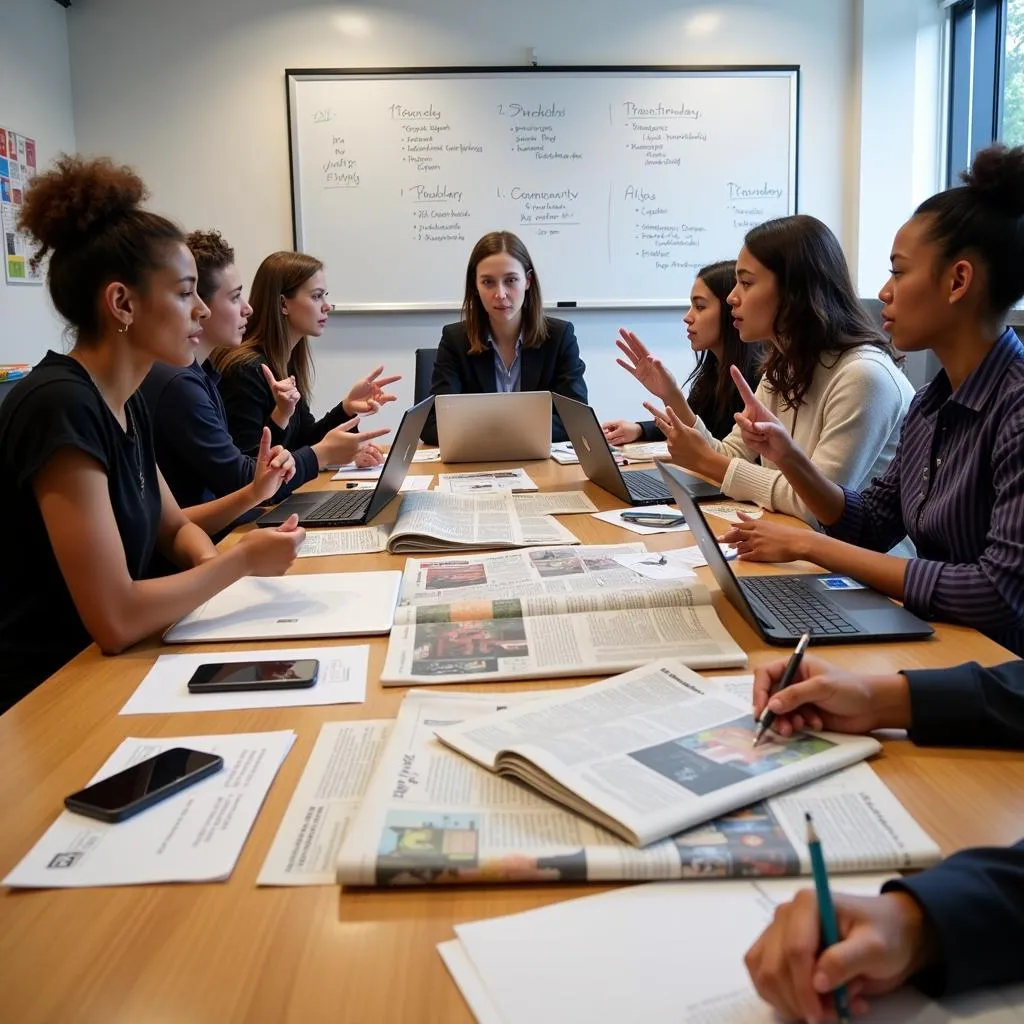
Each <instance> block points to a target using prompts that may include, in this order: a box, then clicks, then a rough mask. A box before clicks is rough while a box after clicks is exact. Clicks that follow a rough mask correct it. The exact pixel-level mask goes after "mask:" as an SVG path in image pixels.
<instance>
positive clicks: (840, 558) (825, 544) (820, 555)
mask: <svg viewBox="0 0 1024 1024" xmlns="http://www.w3.org/2000/svg"><path fill="white" fill-rule="evenodd" d="M798 546H799V548H800V552H799V557H801V558H803V559H805V560H806V561H808V562H814V563H815V564H816V565H820V566H822V568H824V569H826V570H827V571H828V572H834V573H839V574H841V575H843V576H853V577H854V578H855V579H857V580H859V581H860V582H861V583H865V584H867V585H868V586H869V587H873V588H874V589H875V590H878V591H880V592H881V593H883V594H885V595H886V596H888V597H892V598H895V599H896V600H897V601H902V600H903V594H904V587H905V583H904V581H905V578H906V573H907V559H905V558H898V557H896V556H895V555H884V554H881V553H880V552H878V551H868V550H867V549H866V548H859V547H856V546H855V545H853V544H847V543H845V542H844V541H841V540H836V539H835V538H834V537H828V536H826V535H825V534H821V533H814V532H812V531H811V530H807V531H806V537H801V539H800V541H799V542H798Z"/></svg>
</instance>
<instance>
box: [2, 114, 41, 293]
mask: <svg viewBox="0 0 1024 1024" xmlns="http://www.w3.org/2000/svg"><path fill="white" fill-rule="evenodd" d="M35 175H36V140H35V139H30V138H28V136H26V135H18V134H17V133H16V132H12V131H8V130H7V129H6V128H0V234H2V235H3V249H4V273H5V274H6V276H7V282H8V284H42V281H43V272H42V269H41V268H40V269H39V270H38V271H36V272H35V273H33V272H32V267H31V265H30V263H29V259H30V257H31V255H32V243H31V242H30V241H29V240H28V237H27V236H26V235H24V234H22V233H21V232H20V231H18V214H19V213H20V212H21V204H22V201H23V199H24V196H25V189H26V188H27V187H28V183H29V182H30V181H31V180H32V179H33V178H34V177H35Z"/></svg>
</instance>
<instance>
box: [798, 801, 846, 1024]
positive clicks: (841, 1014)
mask: <svg viewBox="0 0 1024 1024" xmlns="http://www.w3.org/2000/svg"><path fill="white" fill-rule="evenodd" d="M804 820H805V821H806V822H807V850H808V852H809V853H810V855H811V873H812V874H813V875H814V889H815V891H816V892H817V894H818V912H819V913H820V914H821V938H822V942H821V946H822V949H828V947H829V946H834V945H835V944H836V943H837V942H838V941H839V924H838V922H837V921H836V908H835V906H834V905H833V903H832V891H831V889H829V885H828V871H826V869H825V855H824V854H823V853H822V852H821V840H820V839H819V838H818V833H817V832H816V831H815V830H814V822H813V821H812V820H811V816H810V814H808V813H805V814H804ZM832 997H833V999H835V1004H836V1017H838V1019H839V1024H850V1000H849V998H848V996H847V994H846V986H845V985H840V986H839V988H837V989H836V990H835V991H834V992H833V993H832Z"/></svg>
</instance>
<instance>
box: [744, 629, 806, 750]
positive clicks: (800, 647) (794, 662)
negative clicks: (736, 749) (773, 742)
mask: <svg viewBox="0 0 1024 1024" xmlns="http://www.w3.org/2000/svg"><path fill="white" fill-rule="evenodd" d="M810 642H811V634H810V633H804V635H803V636H802V637H800V639H799V641H798V642H797V645H796V650H795V651H794V652H793V655H792V657H791V658H790V659H789V662H788V664H787V665H786V670H785V671H784V672H783V673H782V678H781V679H780V680H779V685H778V686H777V687H776V688H775V690H774V691H773V694H772V695H773V696H774V694H775V693H779V692H781V691H782V690H784V689H785V688H786V687H787V686H789V684H790V683H792V682H793V680H794V679H796V675H797V672H798V671H799V669H800V662H801V661H803V657H804V651H806V650H807V645H808V644H809V643H810ZM774 721H775V712H774V711H770V710H768V708H767V707H766V708H765V710H764V712H763V713H762V715H761V718H760V720H759V725H760V728H759V729H758V730H757V734H756V735H755V736H754V743H753V745H754V746H755V747H756V746H757V745H758V743H760V742H761V740H762V739H763V738H764V734H765V733H766V732H767V731H768V730H769V729H770V728H771V727H772V723H773V722H774Z"/></svg>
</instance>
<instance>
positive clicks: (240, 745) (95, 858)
mask: <svg viewBox="0 0 1024 1024" xmlns="http://www.w3.org/2000/svg"><path fill="white" fill-rule="evenodd" d="M294 741H295V733H294V732H292V731H291V730H288V731H286V732H254V733H232V734H230V735H226V736H179V737H175V738H167V737H163V736H161V737H159V738H152V739H136V738H129V739H126V740H124V742H123V743H121V745H120V746H119V747H118V748H117V750H115V751H114V753H113V754H111V756H110V757H109V758H108V759H107V762H106V764H104V765H103V767H102V768H101V769H100V770H99V771H98V772H97V773H96V774H95V775H94V776H93V777H92V779H90V780H89V783H92V782H98V781H99V780H100V779H104V778H106V777H107V776H109V775H114V774H115V773H116V772H119V771H122V770H123V769H125V768H128V767H130V766H131V765H133V764H136V763H138V762H139V761H145V760H146V759H147V758H150V757H154V756H155V755H156V754H159V753H161V752H162V751H164V750H170V749H172V748H173V747H188V748H190V749H192V750H202V751H207V752H209V753H212V754H220V756H221V757H223V758H224V767H223V768H221V770H220V771H219V772H217V773H216V774H215V775H211V776H209V777H208V778H205V779H202V780H201V781H199V782H197V783H195V784H194V785H192V786H189V787H188V788H187V789H183V790H182V791H181V792H180V793H175V794H174V795H173V796H170V797H168V798H167V799H166V800H162V801H161V802H160V803H158V804H155V805H154V806H153V807H149V808H147V809H146V810H144V811H142V812H140V813H139V814H137V815H135V817H133V818H129V819H128V820H127V821H121V822H117V823H116V824H109V823H107V822H104V821H96V820H95V819H94V818H87V817H85V816H84V815H82V814H73V813H72V812H71V811H62V812H61V814H60V816H59V817H58V818H57V820H56V821H55V822H54V823H53V824H52V825H51V826H50V827H49V829H47V831H46V834H45V835H44V836H43V837H42V839H40V840H39V842H38V843H36V845H35V846H34V847H33V848H32V849H31V850H30V851H29V853H28V855H27V856H26V857H25V859H24V860H22V861H21V863H20V864H18V865H17V867H15V868H14V870H13V871H12V872H11V873H10V874H9V875H8V876H7V877H6V878H5V879H4V881H3V884H4V885H9V886H12V887H14V888H42V889H54V888H56V889H71V888H88V887H92V886H106V885H148V884H151V883H156V882H220V881H223V880H224V879H226V878H227V877H228V876H229V875H230V874H231V872H232V871H233V870H234V867H235V862H236V861H237V860H238V855H239V854H240V853H241V852H242V847H243V846H244V845H245V840H246V838H247V837H248V835H249V831H250V829H251V828H252V824H253V822H254V821H255V820H256V815H257V814H258V813H259V810H260V807H261V806H262V804H263V801H264V799H265V798H266V795H267V792H268V791H269V789H270V785H271V783H272V782H273V781H274V776H275V775H276V774H277V770H278V769H279V768H280V767H281V763H282V762H283V761H284V759H285V757H286V756H287V754H288V751H289V750H290V749H291V746H292V743H293V742H294ZM87 784H88V783H87V782H86V780H84V779H83V780H82V785H83V786H84V785H87Z"/></svg>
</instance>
